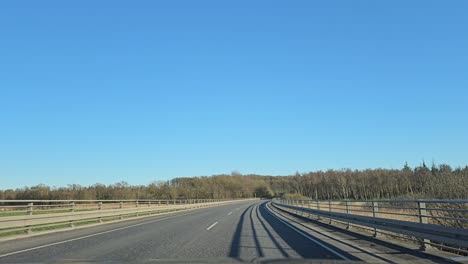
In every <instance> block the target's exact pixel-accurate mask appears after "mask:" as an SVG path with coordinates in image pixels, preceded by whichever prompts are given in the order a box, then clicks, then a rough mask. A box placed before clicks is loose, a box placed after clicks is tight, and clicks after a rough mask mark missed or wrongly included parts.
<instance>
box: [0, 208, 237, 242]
mask: <svg viewBox="0 0 468 264" xmlns="http://www.w3.org/2000/svg"><path fill="white" fill-rule="evenodd" d="M240 200H242V199H238V200H226V199H184V200H181V199H177V200H0V237H2V236H5V235H8V234H19V233H28V234H29V233H32V232H33V231H41V230H48V229H51V228H54V227H55V228H57V227H75V226H76V225H82V224H89V223H102V222H105V221H111V220H123V219H125V218H129V217H138V216H149V215H152V214H158V213H164V212H170V211H178V210H187V209H194V208H202V207H211V206H216V205H221V204H226V203H231V202H235V201H240Z"/></svg>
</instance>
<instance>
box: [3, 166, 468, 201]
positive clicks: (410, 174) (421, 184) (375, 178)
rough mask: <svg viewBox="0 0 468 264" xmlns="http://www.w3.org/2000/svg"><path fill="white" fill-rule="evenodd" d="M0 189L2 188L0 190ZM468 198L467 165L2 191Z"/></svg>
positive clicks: (27, 194) (22, 195) (66, 195)
mask: <svg viewBox="0 0 468 264" xmlns="http://www.w3.org/2000/svg"><path fill="white" fill-rule="evenodd" d="M0 188H1V186H0ZM250 197H260V198H272V197H286V198H311V199H321V200H325V199H390V198H400V199H423V198H431V199H468V166H466V167H464V168H456V169H453V168H451V167H450V166H449V165H446V164H441V165H436V164H433V165H432V166H430V167H428V166H426V164H424V163H423V164H422V165H420V166H417V167H414V168H411V167H409V166H408V165H405V166H404V167H403V168H402V169H366V170H351V169H343V170H327V171H316V172H308V173H303V174H301V173H296V174H295V175H288V176H265V175H254V174H249V175H242V174H240V173H238V172H233V173H231V174H223V175H213V176H203V177H186V178H174V179H172V180H168V181H155V182H152V183H151V184H148V185H137V186H135V185H129V184H128V183H126V182H118V183H115V184H110V185H105V184H99V183H98V184H94V185H92V186H81V185H78V184H70V185H68V186H66V187H50V186H46V185H43V184H41V185H37V186H32V187H24V188H18V189H3V190H0V200H9V199H18V200H21V199H44V200H55V199H74V200H79V199H90V200H94V199H99V200H106V199H117V200H118V199H230V198H250Z"/></svg>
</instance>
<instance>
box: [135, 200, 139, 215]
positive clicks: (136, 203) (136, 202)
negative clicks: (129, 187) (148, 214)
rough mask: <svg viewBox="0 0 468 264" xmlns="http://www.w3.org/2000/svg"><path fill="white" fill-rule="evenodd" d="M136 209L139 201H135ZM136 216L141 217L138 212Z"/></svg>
mask: <svg viewBox="0 0 468 264" xmlns="http://www.w3.org/2000/svg"><path fill="white" fill-rule="evenodd" d="M135 207H136V208H138V200H136V201H135ZM136 216H137V217H138V216H139V214H138V211H137V212H136Z"/></svg>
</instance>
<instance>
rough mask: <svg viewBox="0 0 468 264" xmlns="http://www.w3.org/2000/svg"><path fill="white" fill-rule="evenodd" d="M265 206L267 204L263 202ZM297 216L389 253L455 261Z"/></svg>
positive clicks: (444, 261)
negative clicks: (388, 250)
mask: <svg viewBox="0 0 468 264" xmlns="http://www.w3.org/2000/svg"><path fill="white" fill-rule="evenodd" d="M263 206H266V204H263ZM278 210H280V211H282V212H283V213H285V216H286V218H288V219H289V221H291V222H294V223H297V224H299V225H301V226H303V227H305V228H307V229H309V230H311V228H310V227H308V226H306V225H303V224H302V223H300V222H298V221H296V220H294V219H293V218H291V217H289V216H287V214H288V213H287V212H286V211H284V210H282V209H279V208H278ZM295 217H296V218H299V219H302V220H305V221H308V222H311V223H313V224H315V225H317V226H320V227H322V228H325V229H328V230H332V231H333V232H337V233H341V234H343V235H346V236H350V237H353V238H354V239H359V240H363V241H367V242H368V243H371V244H375V245H379V246H382V247H385V248H387V249H391V250H393V251H394V252H393V253H388V254H401V255H404V254H407V255H411V256H414V257H417V258H421V259H428V260H431V261H432V262H435V263H453V262H448V261H447V259H444V258H442V257H438V256H434V255H430V254H426V253H424V252H421V251H415V250H411V249H408V248H405V247H402V246H399V245H396V244H392V243H390V242H386V241H383V240H380V239H376V238H373V237H371V236H366V235H362V234H359V233H356V232H353V231H350V230H346V229H343V228H339V227H336V226H333V225H329V224H326V223H323V222H320V221H317V220H314V219H311V218H307V217H305V216H300V215H296V216H295ZM313 231H314V232H317V233H320V234H321V235H323V236H325V237H327V238H329V239H333V240H336V239H335V238H332V237H330V236H328V235H327V234H325V233H322V232H320V231H317V230H313ZM339 242H340V243H343V244H345V245H347V246H350V247H352V248H354V249H355V250H357V251H362V250H361V249H359V248H357V247H355V246H353V245H351V244H349V243H346V242H343V241H339ZM367 254H369V253H367ZM370 255H372V256H373V257H376V258H379V259H381V260H384V261H387V262H389V261H388V260H386V259H384V258H382V257H380V256H378V255H375V254H370Z"/></svg>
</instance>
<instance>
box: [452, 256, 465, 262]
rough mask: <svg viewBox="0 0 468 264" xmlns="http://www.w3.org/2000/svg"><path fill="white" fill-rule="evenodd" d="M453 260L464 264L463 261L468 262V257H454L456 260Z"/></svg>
mask: <svg viewBox="0 0 468 264" xmlns="http://www.w3.org/2000/svg"><path fill="white" fill-rule="evenodd" d="M451 260H453V261H458V262H462V261H467V260H468V257H454V258H451Z"/></svg>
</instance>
